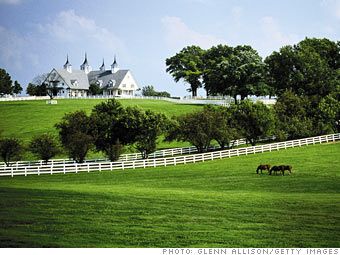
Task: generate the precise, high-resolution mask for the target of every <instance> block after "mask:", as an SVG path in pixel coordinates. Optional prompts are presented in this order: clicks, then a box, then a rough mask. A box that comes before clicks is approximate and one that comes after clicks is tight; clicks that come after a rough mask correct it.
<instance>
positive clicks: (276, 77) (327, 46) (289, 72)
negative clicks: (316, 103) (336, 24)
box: [265, 38, 340, 99]
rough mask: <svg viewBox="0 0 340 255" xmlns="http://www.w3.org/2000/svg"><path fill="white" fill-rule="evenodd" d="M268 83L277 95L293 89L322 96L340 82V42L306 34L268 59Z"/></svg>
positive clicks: (304, 93) (266, 60) (305, 93)
mask: <svg viewBox="0 0 340 255" xmlns="http://www.w3.org/2000/svg"><path fill="white" fill-rule="evenodd" d="M265 63H266V65H267V77H268V83H269V84H270V85H272V86H273V87H274V88H275V90H276V94H277V95H281V94H283V93H284V92H285V91H286V90H291V91H292V92H293V93H295V94H297V95H306V96H313V97H319V99H320V98H322V97H323V96H326V95H328V94H329V93H331V92H332V91H334V90H335V89H336V87H337V86H338V85H339V84H340V79H339V77H340V75H339V74H340V71H339V70H340V68H339V67H340V47H339V43H335V42H332V41H330V40H328V39H316V38H312V39H309V38H306V39H305V40H303V41H301V42H299V43H298V44H297V45H294V46H285V47H282V48H281V49H280V51H279V52H273V53H272V54H271V55H270V56H268V57H267V58H266V59H265Z"/></svg>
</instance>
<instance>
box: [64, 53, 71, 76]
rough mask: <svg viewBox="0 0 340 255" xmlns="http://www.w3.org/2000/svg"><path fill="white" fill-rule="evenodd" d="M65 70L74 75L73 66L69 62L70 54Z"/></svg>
mask: <svg viewBox="0 0 340 255" xmlns="http://www.w3.org/2000/svg"><path fill="white" fill-rule="evenodd" d="M64 69H65V70H66V71H67V72H69V73H72V65H71V64H70V62H69V61H68V54H67V57H66V63H65V64H64Z"/></svg>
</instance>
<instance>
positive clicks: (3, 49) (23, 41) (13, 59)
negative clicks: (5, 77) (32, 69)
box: [0, 26, 38, 70]
mask: <svg viewBox="0 0 340 255" xmlns="http://www.w3.org/2000/svg"><path fill="white" fill-rule="evenodd" d="M0 38H2V39H1V40H0V59H1V62H2V63H4V64H5V65H6V66H9V67H10V68H13V69H19V70H21V69H22V68H24V63H27V62H28V63H32V65H37V62H38V60H37V58H38V57H37V55H36V54H34V53H32V52H27V49H31V47H27V46H28V45H31V44H32V40H31V38H29V37H26V36H21V35H19V34H17V33H15V32H13V31H10V30H8V29H6V28H4V27H2V26H0ZM31 60H34V61H33V62H31Z"/></svg>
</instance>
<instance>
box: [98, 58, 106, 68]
mask: <svg viewBox="0 0 340 255" xmlns="http://www.w3.org/2000/svg"><path fill="white" fill-rule="evenodd" d="M99 70H100V71H105V64H104V58H103V64H102V66H101V67H99Z"/></svg>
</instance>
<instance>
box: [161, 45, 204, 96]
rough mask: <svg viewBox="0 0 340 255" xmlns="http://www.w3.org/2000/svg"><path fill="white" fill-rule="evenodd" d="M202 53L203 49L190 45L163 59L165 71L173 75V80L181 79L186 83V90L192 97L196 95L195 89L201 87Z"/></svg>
mask: <svg viewBox="0 0 340 255" xmlns="http://www.w3.org/2000/svg"><path fill="white" fill-rule="evenodd" d="M203 54H204V50H203V49H201V48H200V47H199V46H194V45H192V46H188V47H185V48H183V49H182V50H181V51H180V52H179V53H177V54H176V55H175V56H173V57H171V58H168V59H166V61H165V62H166V66H167V68H166V71H167V72H169V73H170V74H171V75H172V76H173V78H174V80H175V82H178V81H180V80H183V81H184V82H186V83H188V84H189V85H190V88H189V89H188V90H189V91H191V93H192V96H193V97H196V96H197V89H198V88H200V87H202V82H201V79H202V70H203Z"/></svg>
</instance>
